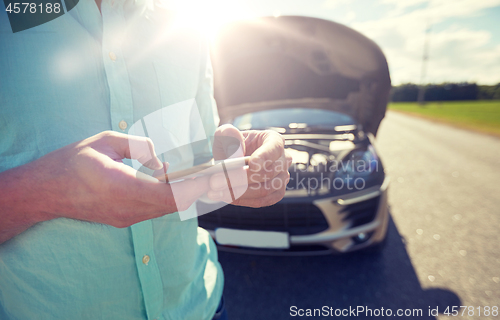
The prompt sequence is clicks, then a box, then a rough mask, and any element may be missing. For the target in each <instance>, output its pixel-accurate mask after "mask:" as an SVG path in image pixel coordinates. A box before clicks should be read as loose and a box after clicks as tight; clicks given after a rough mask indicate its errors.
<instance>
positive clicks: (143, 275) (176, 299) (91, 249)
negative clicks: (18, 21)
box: [0, 0, 223, 320]
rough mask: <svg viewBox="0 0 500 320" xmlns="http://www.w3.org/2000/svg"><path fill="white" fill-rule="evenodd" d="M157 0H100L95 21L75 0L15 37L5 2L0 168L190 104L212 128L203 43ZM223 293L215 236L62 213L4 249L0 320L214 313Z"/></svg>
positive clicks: (174, 217)
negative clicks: (121, 225) (80, 218)
mask: <svg viewBox="0 0 500 320" xmlns="http://www.w3.org/2000/svg"><path fill="white" fill-rule="evenodd" d="M152 2H153V1H146V0H144V1H120V0H114V1H103V3H102V16H101V14H100V13H99V10H98V8H97V6H96V4H95V2H94V1H93V0H92V1H91V0H82V1H80V2H79V3H78V5H77V6H76V7H75V8H74V9H73V10H71V11H69V12H68V13H66V14H64V15H63V16H61V17H59V18H57V19H54V20H52V21H50V22H47V23H45V24H42V25H40V26H38V27H35V28H32V29H28V30H25V31H21V32H18V33H14V34H13V33H12V31H11V28H10V25H9V22H8V19H7V15H6V12H5V8H3V7H2V10H1V12H0V108H1V109H0V171H4V170H8V169H10V168H13V167H16V166H20V165H23V164H26V163H28V162H30V161H33V160H35V159H37V158H39V157H41V156H43V155H45V154H47V153H49V152H51V151H53V150H56V149H58V148H61V147H63V146H65V145H68V144H71V143H73V142H75V141H79V140H82V139H85V138H87V137H90V136H92V135H94V134H97V133H99V132H101V131H104V130H114V131H118V132H124V133H127V132H128V131H127V130H128V129H130V127H131V126H132V125H133V124H134V123H136V122H137V121H141V119H143V118H144V117H145V116H147V115H149V114H151V113H153V112H155V111H158V110H160V109H162V108H164V107H165V106H169V105H174V104H176V103H179V102H182V101H188V100H190V99H194V101H195V102H196V106H197V109H198V111H199V115H200V116H201V119H202V121H203V130H204V131H205V132H204V133H205V135H206V136H211V135H213V132H214V131H215V128H216V125H217V123H218V117H217V112H216V108H215V102H214V100H213V94H212V91H213V88H212V73H211V67H210V62H209V59H208V44H207V42H206V41H205V40H204V38H203V37H202V36H201V35H200V33H199V32H196V31H195V30H189V29H186V28H176V27H175V23H172V21H173V17H172V14H171V12H170V11H169V10H168V8H167V9H165V8H160V7H158V6H156V5H153V4H152ZM155 2H157V1H155ZM180 105H183V104H180ZM161 121H163V125H164V126H165V127H168V126H169V125H170V124H171V123H176V122H177V123H179V122H181V121H184V120H183V119H179V118H177V115H176V114H175V113H174V114H173V115H172V116H169V115H168V114H167V115H164V116H163V119H162V120H161ZM186 126H187V127H188V128H187V129H186V130H184V131H183V132H184V134H186V135H192V134H198V133H199V131H200V127H199V126H193V125H190V124H189V123H186ZM190 126H191V127H190ZM196 132H198V133H196ZM164 160H167V161H169V162H170V161H174V162H175V161H176V160H172V159H164ZM174 165H175V163H174ZM0 223H1V221H0ZM146 256H147V257H148V258H149V261H148V258H146ZM222 288H223V275H222V269H221V266H220V264H219V263H218V260H217V251H216V248H215V246H214V243H213V241H212V239H211V238H210V236H209V234H208V233H207V232H206V231H205V230H203V229H200V228H198V224H197V219H190V220H186V221H180V219H179V215H178V214H177V213H176V214H170V215H167V216H164V217H161V218H157V219H153V220H148V221H144V222H141V223H138V224H136V225H133V226H132V227H130V228H124V229H117V228H114V227H111V226H107V225H101V224H93V223H88V222H81V221H75V220H71V219H66V218H59V219H54V220H50V221H46V222H42V223H39V224H37V225H35V226H33V227H32V228H30V229H28V230H27V231H25V232H23V233H22V234H20V235H18V236H16V237H14V238H12V239H11V240H9V241H7V242H5V243H3V244H1V245H0V319H23V320H25V319H92V320H97V319H106V320H109V319H196V320H200V319H211V318H212V316H213V314H214V313H215V310H216V308H217V306H218V303H219V300H220V298H221V295H222Z"/></svg>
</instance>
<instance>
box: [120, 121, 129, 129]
mask: <svg viewBox="0 0 500 320" xmlns="http://www.w3.org/2000/svg"><path fill="white" fill-rule="evenodd" d="M127 126H128V124H127V123H126V122H125V121H123V120H122V121H120V122H119V123H118V127H120V129H122V130H125V129H127Z"/></svg>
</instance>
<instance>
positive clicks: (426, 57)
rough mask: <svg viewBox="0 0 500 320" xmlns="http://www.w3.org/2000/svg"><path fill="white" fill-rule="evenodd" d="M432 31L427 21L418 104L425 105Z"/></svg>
mask: <svg viewBox="0 0 500 320" xmlns="http://www.w3.org/2000/svg"><path fill="white" fill-rule="evenodd" d="M430 33H431V26H430V25H429V23H427V28H426V30H425V42H424V53H423V55H422V70H421V72H420V88H419V90H418V104H419V105H420V106H423V105H424V104H425V87H426V84H425V72H426V71H427V61H428V60H429V37H430Z"/></svg>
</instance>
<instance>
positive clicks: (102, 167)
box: [0, 131, 209, 243]
mask: <svg viewBox="0 0 500 320" xmlns="http://www.w3.org/2000/svg"><path fill="white" fill-rule="evenodd" d="M131 145H132V146H133V149H134V150H133V151H134V152H133V154H132V156H133V157H134V158H136V159H137V160H138V161H139V162H141V163H142V164H143V165H144V166H146V167H148V168H151V169H155V170H164V171H165V170H166V168H163V164H162V163H161V162H160V161H159V160H158V158H157V157H156V154H155V153H154V147H153V143H152V142H151V140H150V139H148V138H143V137H135V136H129V135H125V134H121V133H116V132H111V131H110V132H103V133H100V134H97V135H95V136H93V137H90V138H88V139H85V140H82V141H80V142H77V143H74V144H71V145H68V146H66V147H63V148H61V149H58V150H56V151H54V152H51V153H49V154H47V155H45V156H43V157H42V158H40V159H38V160H36V161H33V162H31V163H28V164H26V165H24V166H20V167H17V168H14V169H11V170H8V171H5V172H2V173H0V221H1V222H2V223H1V225H0V243H2V242H4V241H6V240H8V239H10V238H11V237H13V236H15V235H16V234H19V233H21V232H23V231H24V230H26V229H27V228H29V227H30V226H32V225H33V224H35V223H37V222H40V221H45V220H50V219H54V218H58V217H67V218H73V219H78V220H85V221H93V222H98V223H105V224H109V225H112V226H115V227H119V228H122V227H128V226H130V225H132V224H134V223H137V222H140V221H143V220H147V219H151V218H156V217H159V216H162V215H164V214H167V213H172V212H176V211H182V210H186V209H187V208H188V207H189V206H190V205H191V204H192V203H193V202H194V201H195V200H196V199H197V198H199V197H200V196H201V195H202V194H204V193H206V192H207V191H208V190H209V177H200V178H196V179H192V180H186V181H183V182H178V183H176V186H175V187H176V197H175V200H174V197H173V193H172V188H171V186H170V185H169V184H165V183H162V182H159V181H158V180H156V179H154V178H152V177H150V176H147V175H141V174H140V173H138V172H137V171H136V170H134V169H133V168H131V167H129V166H126V165H125V164H123V163H122V162H121V159H123V158H130V157H131V154H130V153H131V152H130V146H131ZM138 177H139V178H138Z"/></svg>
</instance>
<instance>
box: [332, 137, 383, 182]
mask: <svg viewBox="0 0 500 320" xmlns="http://www.w3.org/2000/svg"><path fill="white" fill-rule="evenodd" d="M378 169H379V159H378V156H377V154H376V153H375V149H374V148H373V146H371V145H370V146H368V148H366V149H365V150H354V151H352V152H351V153H350V154H349V155H348V156H347V157H345V158H344V159H343V160H342V161H340V162H339V163H338V164H337V172H336V173H335V176H336V177H337V178H341V179H347V178H351V179H353V178H354V179H355V178H364V177H368V176H369V175H371V174H372V173H374V172H376V171H378Z"/></svg>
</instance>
